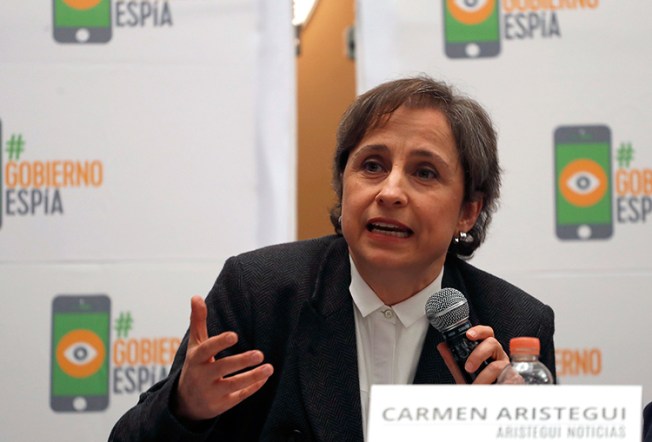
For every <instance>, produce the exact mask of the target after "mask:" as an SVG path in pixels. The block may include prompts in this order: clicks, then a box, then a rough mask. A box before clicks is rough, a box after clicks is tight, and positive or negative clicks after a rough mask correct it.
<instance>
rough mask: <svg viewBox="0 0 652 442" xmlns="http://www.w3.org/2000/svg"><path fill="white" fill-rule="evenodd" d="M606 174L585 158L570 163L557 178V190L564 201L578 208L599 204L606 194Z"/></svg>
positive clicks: (593, 162) (598, 166) (600, 167)
mask: <svg viewBox="0 0 652 442" xmlns="http://www.w3.org/2000/svg"><path fill="white" fill-rule="evenodd" d="M607 184H608V183H607V174H606V173H605V172H604V169H603V168H602V166H600V165H599V164H598V163H596V162H595V161H593V160H589V159H586V158H583V159H579V160H575V161H572V162H570V163H568V164H567V165H566V167H564V170H562V172H561V175H560V176H559V189H560V190H561V194H562V195H563V196H564V198H566V200H567V201H568V202H569V203H571V204H573V205H574V206H579V207H588V206H592V205H594V204H596V203H597V202H599V201H600V200H601V199H602V197H604V195H605V193H606V192H607Z"/></svg>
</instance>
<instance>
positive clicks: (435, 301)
mask: <svg viewBox="0 0 652 442" xmlns="http://www.w3.org/2000/svg"><path fill="white" fill-rule="evenodd" d="M426 316H427V317H428V321H430V325H432V326H433V327H434V328H435V329H436V330H437V331H438V332H439V333H441V334H442V335H443V336H444V340H445V341H446V345H448V348H449V349H450V351H451V353H452V354H453V357H454V358H455V362H457V366H458V367H459V368H460V371H461V372H462V376H463V377H464V381H465V382H466V383H467V384H471V383H473V381H474V380H475V378H476V377H477V376H478V373H479V372H480V371H482V369H484V368H485V367H486V366H487V365H489V364H488V363H487V361H484V362H483V363H482V365H480V367H479V368H478V370H476V372H475V373H469V372H468V371H466V370H465V369H464V364H465V363H466V360H467V359H468V357H469V355H470V354H471V352H472V351H473V349H474V348H475V347H477V346H478V343H477V342H475V341H470V340H469V339H468V338H467V337H466V331H467V330H468V329H470V328H471V327H472V325H471V321H469V303H468V302H467V300H466V298H465V297H464V295H463V294H462V293H461V292H460V291H459V290H455V289H454V288H450V287H447V288H444V289H441V290H439V291H438V292H436V293H434V294H432V295H431V296H430V298H428V301H427V302H426Z"/></svg>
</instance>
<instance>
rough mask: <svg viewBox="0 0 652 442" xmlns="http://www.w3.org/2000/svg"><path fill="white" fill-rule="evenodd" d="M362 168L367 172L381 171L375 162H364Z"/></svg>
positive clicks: (380, 167)
mask: <svg viewBox="0 0 652 442" xmlns="http://www.w3.org/2000/svg"><path fill="white" fill-rule="evenodd" d="M362 168H363V169H364V170H365V171H367V172H373V173H375V172H380V171H382V170H383V168H382V166H381V165H380V164H379V163H377V162H376V161H365V162H364V163H363V164H362Z"/></svg>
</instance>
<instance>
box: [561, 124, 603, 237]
mask: <svg viewBox="0 0 652 442" xmlns="http://www.w3.org/2000/svg"><path fill="white" fill-rule="evenodd" d="M554 139H555V141H554V143H555V147H554V149H555V200H556V204H555V209H556V224H557V226H556V230H557V237H558V238H559V239H563V240H574V239H579V240H587V239H606V238H610V237H611V235H612V234H613V210H612V186H611V182H612V181H611V130H610V129H609V127H607V126H604V125H595V126H563V127H559V128H557V129H556V130H555V136H554Z"/></svg>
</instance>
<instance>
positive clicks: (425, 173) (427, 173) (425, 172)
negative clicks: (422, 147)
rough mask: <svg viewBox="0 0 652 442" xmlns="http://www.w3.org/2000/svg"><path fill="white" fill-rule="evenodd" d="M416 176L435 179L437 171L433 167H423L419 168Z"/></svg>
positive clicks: (423, 178)
mask: <svg viewBox="0 0 652 442" xmlns="http://www.w3.org/2000/svg"><path fill="white" fill-rule="evenodd" d="M416 176H417V178H419V179H422V180H433V179H435V178H437V172H435V171H434V170H432V169H428V168H422V169H418V170H417V173H416Z"/></svg>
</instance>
